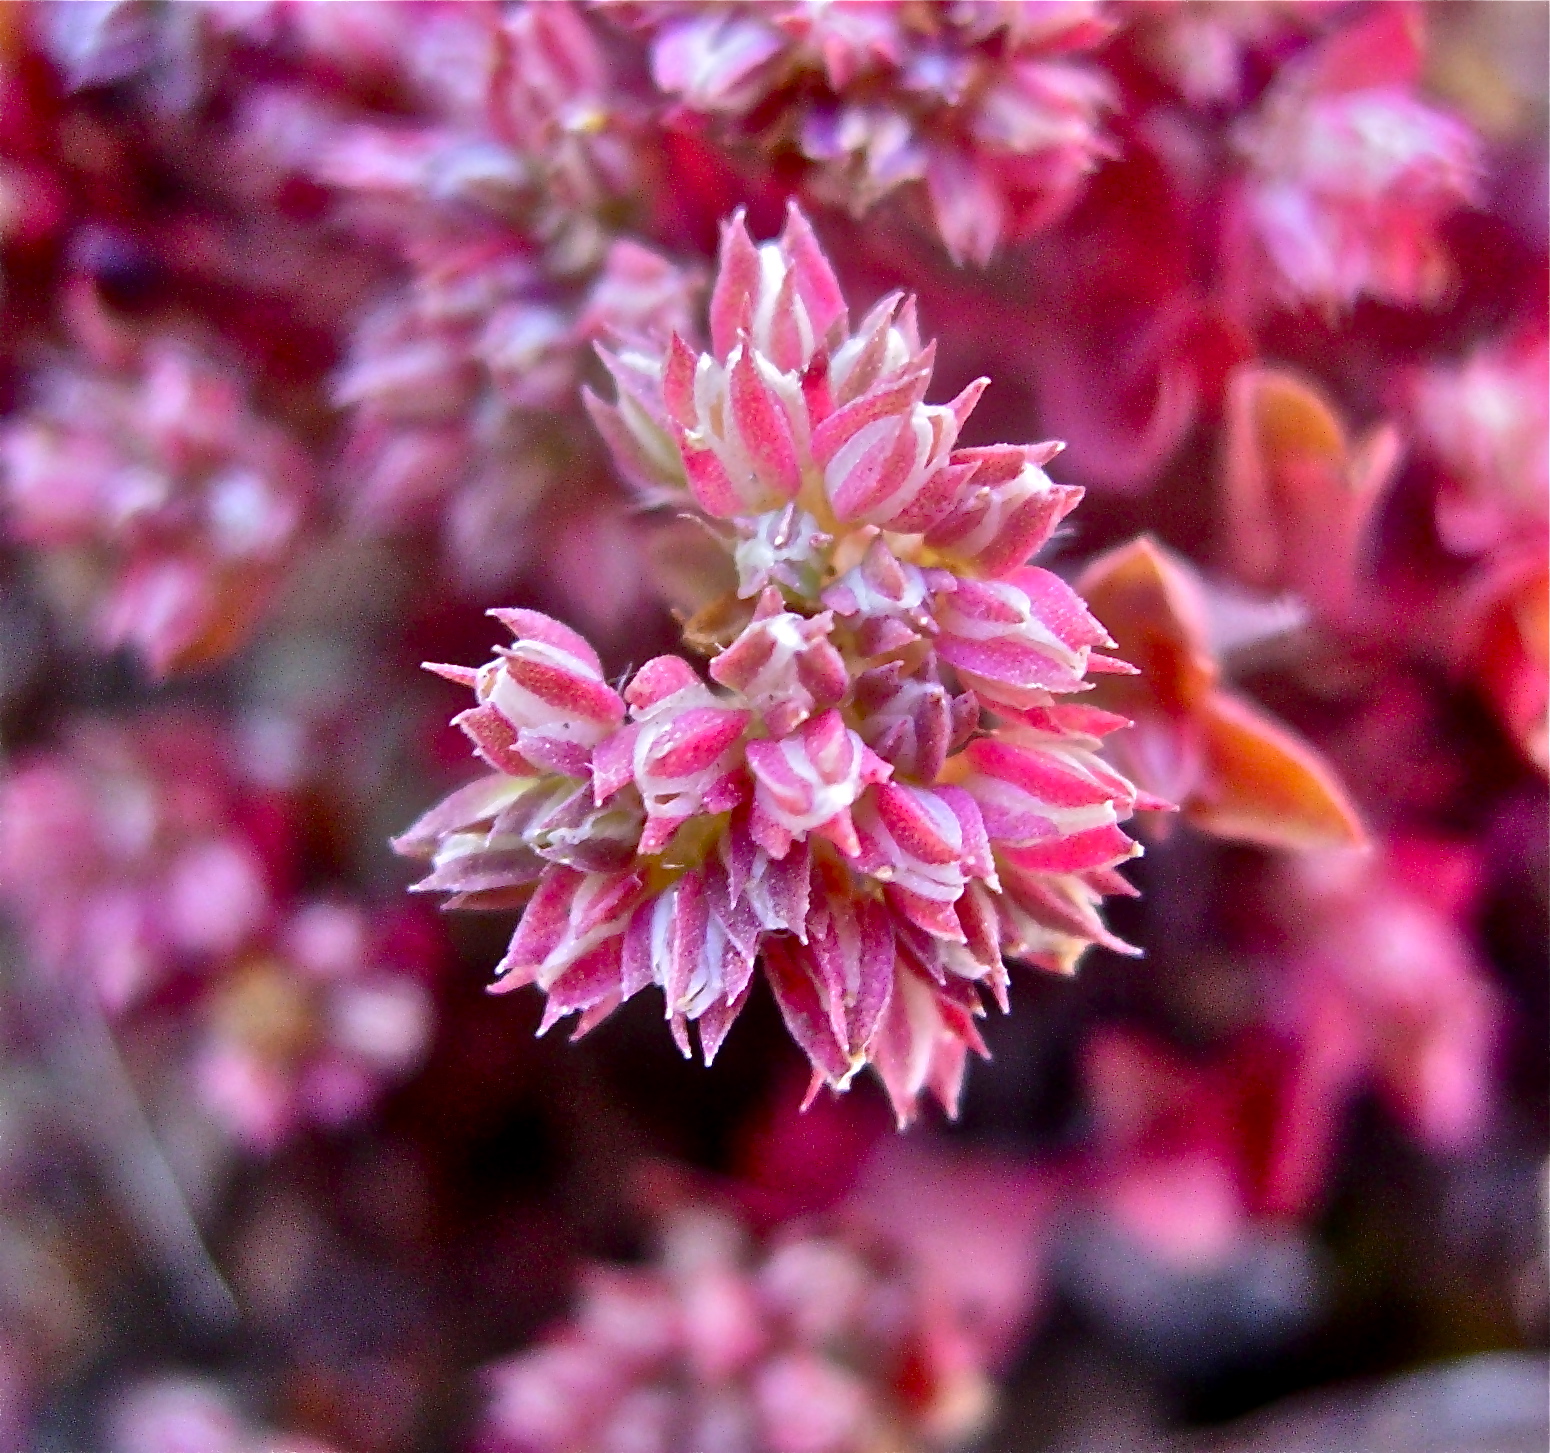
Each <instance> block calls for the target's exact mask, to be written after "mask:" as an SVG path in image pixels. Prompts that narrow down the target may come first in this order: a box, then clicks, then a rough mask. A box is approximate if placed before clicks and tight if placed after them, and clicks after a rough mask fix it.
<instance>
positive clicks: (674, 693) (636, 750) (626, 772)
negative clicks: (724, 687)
mask: <svg viewBox="0 0 1550 1453" xmlns="http://www.w3.org/2000/svg"><path fill="white" fill-rule="evenodd" d="M625 694H626V696H627V697H628V698H629V701H630V705H631V711H632V715H633V717H634V720H633V721H632V723H631V724H630V726H628V727H627V728H625V730H624V731H622V732H620V733H619V734H618V735H617V736H616V737H615V738H614V739H612V740H611V741H610V742H609V743H608V744H607V745H606V746H605V747H604V748H603V749H602V750H601V751H600V752H599V754H598V762H597V764H596V772H595V775H594V786H595V789H596V792H597V795H598V800H599V802H601V801H603V800H604V799H605V798H606V797H608V796H609V795H610V794H611V793H613V792H615V791H617V790H618V789H619V787H620V786H622V785H623V784H624V783H625V782H627V781H632V780H633V782H634V783H635V785H636V787H638V788H639V789H640V795H641V800H642V801H643V802H644V804H645V808H646V818H647V820H646V829H645V832H644V833H643V834H642V836H641V840H640V846H639V849H638V851H639V852H640V853H641V854H642V855H643V856H647V857H650V856H654V855H655V854H657V853H660V852H661V851H662V850H663V848H665V847H666V846H667V844H668V842H669V841H670V839H671V838H672V836H673V834H674V833H675V832H677V831H678V829H679V828H680V827H681V826H682V825H683V824H684V823H685V822H687V821H688V820H689V819H690V818H691V817H695V816H698V815H699V814H701V813H706V814H715V813H721V812H728V811H730V810H731V809H732V808H733V807H735V806H736V805H737V804H738V803H739V802H741V801H742V800H743V798H744V797H745V796H746V795H747V783H746V779H745V776H744V774H743V771H742V738H743V734H744V732H745V731H746V730H747V727H748V723H749V721H750V719H751V718H752V713H751V712H749V711H746V710H742V709H737V708H729V707H727V706H724V705H723V704H722V703H721V701H720V700H719V699H718V698H717V697H716V696H714V695H713V694H712V693H711V692H710V691H709V690H708V689H707V688H706V686H705V685H704V684H703V683H702V682H701V681H700V679H699V677H697V676H696V675H695V674H694V671H693V669H692V668H691V667H690V666H689V664H688V662H687V661H684V660H682V659H681V658H680V657H677V656H659V657H657V658H656V659H655V660H652V661H648V662H647V663H646V664H645V665H644V666H642V667H641V669H640V670H639V671H638V672H637V673H636V675H635V679H634V680H633V681H632V682H631V683H630V685H629V686H628V687H627V688H626V691H625Z"/></svg>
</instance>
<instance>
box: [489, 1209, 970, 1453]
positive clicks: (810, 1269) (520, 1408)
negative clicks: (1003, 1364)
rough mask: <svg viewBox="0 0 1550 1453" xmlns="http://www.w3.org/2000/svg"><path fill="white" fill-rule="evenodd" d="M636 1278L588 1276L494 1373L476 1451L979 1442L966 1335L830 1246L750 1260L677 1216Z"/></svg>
mask: <svg viewBox="0 0 1550 1453" xmlns="http://www.w3.org/2000/svg"><path fill="white" fill-rule="evenodd" d="M664 1239H665V1245H664V1247H663V1251H662V1254H661V1256H660V1258H659V1260H658V1261H657V1263H656V1264H655V1265H653V1266H650V1267H646V1268H639V1269H637V1268H624V1267H595V1268H593V1269H592V1270H591V1273H590V1275H589V1276H588V1277H587V1279H586V1280H585V1282H584V1283H583V1291H582V1297H581V1304H580V1306H579V1307H578V1308H577V1310H576V1313H575V1314H574V1316H573V1318H572V1320H571V1322H570V1323H569V1325H567V1326H566V1327H565V1328H564V1329H563V1330H561V1331H559V1332H557V1333H555V1334H552V1335H551V1336H550V1337H549V1338H548V1339H547V1340H546V1341H544V1342H542V1343H540V1344H539V1345H538V1346H537V1347H535V1348H533V1349H532V1350H531V1351H529V1352H526V1353H523V1354H521V1355H520V1356H517V1357H514V1358H512V1359H510V1360H509V1361H507V1362H503V1363H499V1364H497V1365H496V1366H494V1367H492V1368H491V1369H490V1370H489V1373H488V1377H489V1381H490V1384H491V1390H492V1397H491V1400H490V1403H489V1405H488V1407H487V1409H486V1412H485V1416H484V1420H483V1424H482V1426H481V1428H480V1435H479V1438H478V1442H477V1446H478V1447H479V1448H480V1449H481V1450H483V1453H618V1450H622V1449H626V1448H629V1449H632V1450H638V1453H669V1450H674V1449H681V1448H706V1449H710V1448H715V1449H718V1450H724V1453H865V1450H870V1449H875V1448H883V1447H887V1448H900V1449H916V1448H926V1447H933V1448H939V1447H945V1446H949V1445H952V1444H956V1443H958V1442H961V1441H962V1440H963V1439H964V1438H965V1437H967V1436H969V1435H971V1434H973V1433H974V1432H976V1431H978V1429H979V1427H980V1425H981V1424H982V1423H983V1421H984V1418H985V1415H986V1413H987V1412H988V1411H989V1406H990V1399H989V1389H988V1387H987V1385H986V1382H985V1379H984V1373H983V1369H982V1367H981V1366H980V1365H979V1364H978V1361H977V1359H976V1357H975V1355H974V1353H973V1352H972V1350H971V1344H970V1341H969V1339H968V1338H966V1336H965V1334H964V1329H963V1328H961V1327H959V1326H957V1325H956V1324H955V1321H954V1319H953V1317H952V1316H951V1315H950V1309H949V1308H948V1306H947V1305H946V1304H945V1302H940V1303H939V1302H938V1301H937V1300H935V1299H933V1298H931V1297H929V1296H927V1295H923V1289H922V1287H921V1286H920V1285H918V1284H916V1283H915V1282H914V1281H913V1280H912V1279H911V1276H910V1274H909V1266H908V1264H907V1260H906V1263H905V1264H904V1265H902V1266H899V1267H893V1268H888V1267H885V1266H883V1265H880V1264H879V1263H878V1262H877V1260H875V1259H874V1258H869V1257H867V1256H866V1255H863V1254H862V1253H861V1252H860V1251H859V1250H858V1249H857V1248H856V1247H855V1246H853V1245H851V1244H849V1243H848V1242H847V1241H845V1240H841V1239H839V1238H836V1237H830V1236H822V1235H818V1234H814V1233H811V1232H810V1233H807V1234H801V1233H795V1234H789V1233H788V1234H787V1235H786V1236H785V1237H783V1238H779V1239H777V1240H776V1241H775V1242H774V1243H773V1244H771V1245H768V1246H764V1247H759V1248H754V1247H752V1246H750V1245H749V1244H748V1242H747V1240H746V1238H745V1236H744V1235H743V1234H742V1233H741V1231H740V1229H739V1228H738V1227H737V1226H736V1224H735V1223H734V1222H732V1221H730V1220H727V1219H724V1218H722V1217H720V1216H717V1215H714V1214H712V1213H710V1212H707V1211H703V1210H702V1211H699V1212H696V1213H687V1212H685V1213H680V1214H679V1216H678V1218H677V1219H676V1220H675V1221H674V1222H673V1223H672V1224H671V1225H670V1226H669V1228H668V1232H667V1235H666V1237H665V1238H664Z"/></svg>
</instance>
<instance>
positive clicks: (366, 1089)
mask: <svg viewBox="0 0 1550 1453" xmlns="http://www.w3.org/2000/svg"><path fill="white" fill-rule="evenodd" d="M232 758H233V753H232V752H231V751H230V750H229V744H227V743H225V742H224V741H223V740H222V738H221V737H220V736H219V734H218V733H217V732H215V731H214V730H213V729H211V728H209V726H208V725H207V724H205V723H203V722H201V721H199V720H198V719H195V718H189V717H184V716H169V717H163V718H149V719H145V720H142V721H139V722H134V723H130V724H127V725H124V726H121V727H117V728H109V727H102V726H98V727H94V728H92V729H90V730H86V731H82V732H80V733H79V734H78V735H77V736H76V737H75V739H74V740H73V741H71V742H70V744H69V745H68V746H67V748H66V749H65V750H62V751H54V752H42V753H36V754H31V755H28V756H25V757H23V758H21V759H19V760H18V761H17V762H16V764H15V765H14V766H13V767H12V768H11V770H10V771H9V772H8V773H7V774H6V775H5V776H4V777H3V778H0V883H3V885H4V886H3V898H4V902H5V904H6V906H7V907H8V908H9V909H11V910H12V911H13V912H14V913H15V914H16V917H17V919H18V921H19V922H21V923H23V924H24V925H25V926H26V928H27V930H28V932H29V937H30V943H29V948H30V949H31V955H32V959H33V961H34V963H35V964H37V965H38V967H39V968H40V969H41V970H43V971H44V972H46V973H47V974H48V975H49V976H50V977H51V979H52V980H53V981H54V982H55V983H56V984H57V986H58V987H59V988H60V989H62V990H64V991H66V992H68V993H72V994H77V995H83V996H87V997H89V998H91V999H94V1000H95V1001H96V1002H97V1003H98V1004H99V1005H100V1006H101V1007H102V1009H103V1010H104V1011H105V1012H106V1013H107V1014H108V1015H109V1016H110V1017H111V1018H112V1019H113V1021H114V1022H115V1024H116V1026H117V1027H118V1029H119V1030H120V1032H121V1033H123V1034H125V1035H127V1036H129V1037H131V1038H132V1037H134V1036H135V1035H136V1034H137V1033H138V1031H139V1030H140V1029H141V1028H142V1027H154V1025H155V1024H156V1023H157V1021H158V1019H160V1018H162V1017H165V1016H168V1015H170V1016H172V1018H173V1019H174V1020H175V1021H176V1022H177V1023H178V1024H179V1025H180V1026H181V1027H182V1028H183V1029H184V1030H186V1034H184V1035H183V1036H181V1039H180V1048H179V1051H178V1052H179V1053H180V1054H181V1053H182V1052H183V1050H185V1049H186V1051H187V1060H188V1063H187V1066H186V1070H187V1079H188V1081H189V1082H190V1086H191V1088H192V1090H193V1092H194V1093H195V1095H196V1096H197V1098H198V1101H199V1103H200V1105H201V1107H202V1109H203V1110H204V1111H205V1113H207V1114H208V1115H209V1116H210V1117H211V1119H213V1120H214V1121H215V1122H216V1123H217V1124H219V1125H221V1126H222V1127H223V1128H224V1130H225V1131H226V1132H227V1133H228V1134H229V1135H230V1137H231V1138H232V1139H233V1140H234V1141H236V1142H238V1143H240V1144H242V1145H245V1146H247V1147H249V1148H252V1149H257V1150H271V1149H273V1148H274V1147H275V1146H277V1145H278V1144H279V1143H280V1142H282V1141H283V1140H285V1139H286V1138H288V1137H289V1136H290V1135H292V1134H294V1133H295V1132H296V1131H297V1130H299V1129H300V1128H301V1127H302V1126H303V1125H306V1124H314V1125H320V1126H336V1125H340V1124H343V1123H346V1122H348V1121H350V1120H353V1119H355V1118H357V1117H359V1116H360V1115H361V1114H362V1113H364V1112H365V1111H366V1110H367V1109H368V1108H369V1107H370V1105H371V1104H372V1102H373V1101H374V1100H375V1099H376V1098H377V1096H378V1095H379V1094H380V1093H381V1092H382V1090H383V1089H385V1088H386V1087H387V1086H388V1085H390V1084H392V1083H395V1082H397V1081H399V1080H401V1079H403V1078H404V1077H405V1076H406V1075H407V1074H408V1073H409V1072H410V1071H411V1070H413V1069H414V1068H415V1067H416V1065H417V1064H418V1063H419V1061H420V1059H421V1057H422V1055H423V1053H424V1051H425V1049H426V1047H427V1045H428V1043H429V1039H430V1032H431V1027H432V1021H433V1008H432V1003H431V996H430V990H429V985H428V977H429V975H430V973H431V971H432V970H433V968H434V956H435V948H434V943H433V941H432V940H431V939H430V938H429V937H428V935H427V933H426V931H425V929H424V927H423V924H422V922H421V920H419V918H418V917H417V916H414V915H408V914H405V913H403V912H402V911H392V912H388V913H381V912H378V913H376V914H374V915H372V916H371V917H370V918H368V916H367V914H366V912H365V911H364V910H363V909H362V908H360V907H358V906H355V905H352V904H348V903H344V902H336V901H329V900H311V899H305V898H300V897H297V896H296V895H295V894H294V893H293V892H291V891H290V885H289V884H287V883H286V882H285V881H284V876H285V875H284V872H283V865H284V863H285V862H286V860H287V859H288V857H289V856H290V855H291V854H292V852H293V851H294V844H293V843H292V842H291V837H292V832H293V825H292V823H291V820H290V819H291V814H290V811H289V808H288V806H287V805H286V804H285V803H284V802H283V801H282V800H280V799H278V798H277V797H275V796H274V795H273V794H271V793H268V792H264V791H261V790H258V789H256V788H254V787H253V786H252V785H251V784H248V783H245V782H243V781H242V780H241V778H240V776H239V775H238V774H237V773H236V772H234V771H233V768H232ZM151 1037H152V1038H153V1039H154V1038H155V1036H154V1034H153V1035H152V1036H151Z"/></svg>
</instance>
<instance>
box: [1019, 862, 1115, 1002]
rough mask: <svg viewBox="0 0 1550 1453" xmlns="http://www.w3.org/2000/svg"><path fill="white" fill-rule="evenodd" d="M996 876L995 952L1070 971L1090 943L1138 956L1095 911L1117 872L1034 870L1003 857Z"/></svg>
mask: <svg viewBox="0 0 1550 1453" xmlns="http://www.w3.org/2000/svg"><path fill="white" fill-rule="evenodd" d="M998 876H999V877H1000V879H1001V893H1000V894H999V896H997V897H996V898H995V900H994V904H995V911H996V916H997V918H998V920H999V922H1000V930H1001V951H1002V952H1003V953H1004V954H1006V956H1007V957H1008V958H1012V959H1019V960H1022V961H1023V962H1025V963H1030V964H1036V965H1038V967H1040V968H1042V969H1049V970H1050V971H1051V972H1052V973H1057V974H1073V973H1075V972H1076V965H1077V960H1078V959H1080V958H1081V956H1082V955H1083V954H1084V953H1085V952H1086V951H1087V950H1088V949H1089V948H1090V947H1091V946H1092V945H1093V944H1100V945H1102V946H1103V947H1104V948H1106V949H1108V950H1109V951H1110V952H1111V953H1117V954H1125V955H1127V956H1128V957H1131V958H1135V957H1138V956H1139V955H1140V953H1141V950H1140V949H1138V948H1136V947H1135V946H1134V945H1133V944H1128V943H1126V942H1125V941H1124V939H1122V938H1118V937H1116V936H1115V935H1114V934H1112V933H1111V932H1109V930H1108V928H1107V927H1106V926H1105V925H1104V922H1103V919H1102V918H1101V917H1100V916H1099V913H1098V908H1099V905H1100V904H1101V903H1102V902H1103V897H1104V894H1105V893H1112V892H1115V891H1117V887H1116V884H1115V883H1114V882H1113V881H1112V879H1113V878H1118V876H1119V875H1118V874H1113V875H1111V877H1110V878H1105V876H1104V874H1103V872H1102V871H1101V870H1095V871H1092V872H1089V873H1060V872H1054V873H1046V872H1036V871H1032V870H1029V869H1025V868H1022V867H1019V866H1017V865H1016V864H1014V863H1011V862H1008V861H1006V860H1005V859H1004V858H1003V859H1002V860H1001V862H1000V865H999V874H998ZM1095 885H1101V886H1095Z"/></svg>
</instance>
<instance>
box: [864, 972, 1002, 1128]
mask: <svg viewBox="0 0 1550 1453" xmlns="http://www.w3.org/2000/svg"><path fill="white" fill-rule="evenodd" d="M983 1012H984V1011H983V1009H982V1008H981V1006H980V1003H979V997H978V995H977V993H976V992H975V990H974V988H973V986H972V985H969V984H965V983H962V982H961V981H959V980H953V979H949V980H947V981H946V983H943V984H938V983H936V982H934V981H933V980H932V979H931V978H930V977H929V975H927V974H926V973H925V972H924V971H923V970H921V969H920V968H918V967H917V966H916V965H915V964H914V963H913V962H912V961H911V959H910V957H909V956H908V955H907V954H902V953H901V954H900V955H899V958H898V960H897V963H896V968H895V973H894V984H893V993H892V995H891V996H890V998H889V1001H888V1008H887V1011H886V1012H885V1013H884V1015H883V1018H882V1021H881V1023H880V1024H879V1025H878V1030H877V1035H876V1038H875V1039H874V1040H873V1042H872V1048H871V1059H872V1064H873V1067H874V1068H875V1069H876V1070H877V1074H878V1078H879V1079H881V1080H882V1082H883V1087H884V1088H885V1089H886V1090H887V1091H888V1098H889V1100H890V1101H891V1102H892V1104H893V1113H894V1116H895V1118H896V1120H897V1121H898V1125H899V1128H900V1129H901V1130H903V1129H906V1128H907V1127H908V1126H909V1125H911V1124H912V1123H913V1122H914V1119H915V1116H916V1115H917V1114H918V1113H919V1110H920V1098H921V1096H922V1095H923V1094H925V1093H927V1092H928V1091H929V1092H930V1093H931V1095H932V1096H933V1097H934V1098H935V1100H936V1101H937V1103H938V1104H939V1105H940V1106H941V1107H942V1109H943V1110H945V1111H946V1112H947V1114H948V1115H949V1116H952V1115H956V1114H957V1113H958V1097H959V1095H960V1094H961V1093H962V1090H963V1075H964V1070H965V1068H966V1066H967V1062H968V1052H969V1051H970V1050H971V1049H972V1050H974V1052H975V1053H976V1054H978V1055H980V1056H981V1057H982V1058H984V1057H987V1056H988V1053H989V1052H988V1051H987V1050H986V1048H985V1044H984V1041H983V1040H982V1039H981V1038H980V1034H979V1030H978V1029H976V1028H975V1025H974V1020H975V1019H976V1018H977V1017H978V1016H979V1015H980V1014H982V1013H983Z"/></svg>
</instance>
